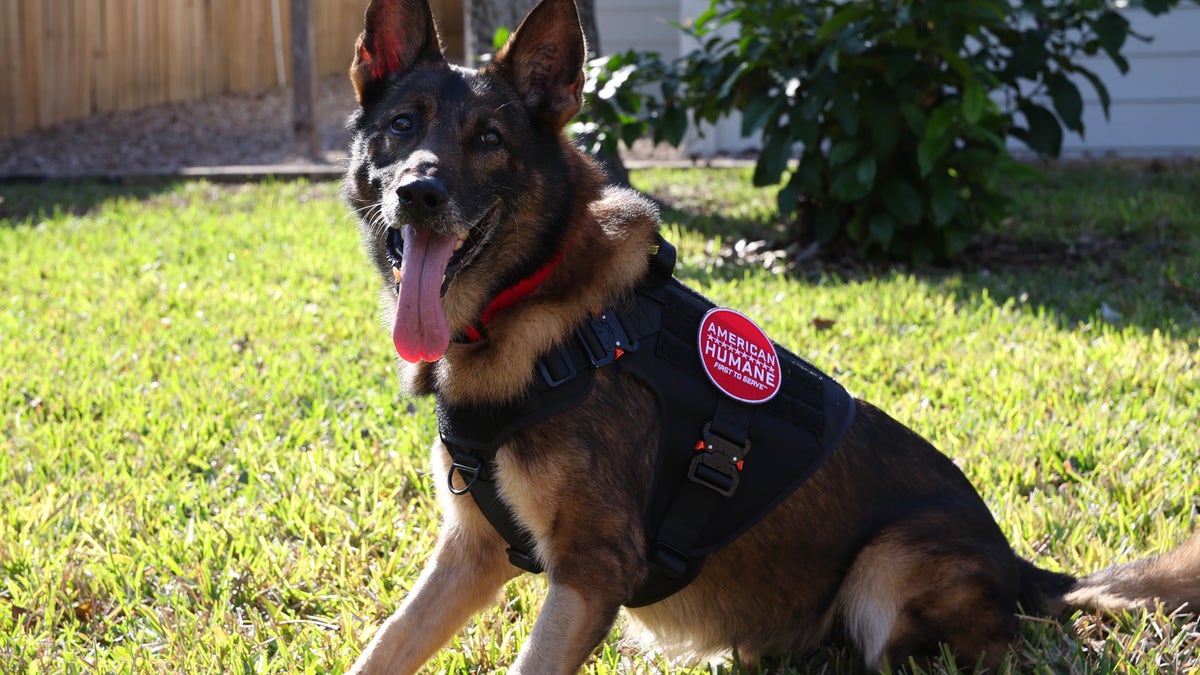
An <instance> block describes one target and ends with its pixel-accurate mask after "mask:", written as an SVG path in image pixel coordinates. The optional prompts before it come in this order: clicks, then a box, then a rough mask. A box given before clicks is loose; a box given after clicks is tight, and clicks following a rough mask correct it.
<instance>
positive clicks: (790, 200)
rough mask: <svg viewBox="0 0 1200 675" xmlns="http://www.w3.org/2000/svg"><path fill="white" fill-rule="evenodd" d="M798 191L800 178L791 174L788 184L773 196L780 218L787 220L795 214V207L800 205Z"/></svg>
mask: <svg viewBox="0 0 1200 675" xmlns="http://www.w3.org/2000/svg"><path fill="white" fill-rule="evenodd" d="M800 189H801V186H800V178H799V177H798V176H797V175H796V174H794V173H793V174H792V177H791V180H789V181H788V184H787V185H785V186H783V187H782V188H781V189H780V190H779V192H778V193H777V194H776V195H775V205H776V207H778V209H779V215H780V216H781V217H783V218H787V217H789V216H791V215H792V214H793V213H795V212H796V206H797V205H798V204H799V203H800Z"/></svg>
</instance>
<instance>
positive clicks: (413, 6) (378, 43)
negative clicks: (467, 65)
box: [350, 0, 445, 106]
mask: <svg viewBox="0 0 1200 675" xmlns="http://www.w3.org/2000/svg"><path fill="white" fill-rule="evenodd" d="M422 59H435V60H443V61H444V60H445V57H444V56H443V55H442V46H441V39H440V38H439V36H438V32H437V25H436V24H435V23H434V21H433V10H432V9H430V7H429V1H428V0H371V5H370V6H369V7H367V13H366V17H365V20H364V22H363V32H362V34H361V35H359V36H358V42H357V43H356V44H355V45H354V63H353V64H352V65H351V66H350V80H351V81H352V82H353V83H354V93H355V95H356V96H357V97H358V104H359V105H360V106H361V105H362V104H363V102H364V101H366V100H367V99H368V98H370V96H372V95H373V94H375V93H376V92H377V91H378V90H379V88H380V87H381V86H382V85H383V83H384V82H386V81H387V80H388V78H390V77H392V76H393V75H400V74H404V73H406V72H408V71H410V70H412V68H413V66H415V65H416V64H417V63H418V62H419V61H421V60H422Z"/></svg>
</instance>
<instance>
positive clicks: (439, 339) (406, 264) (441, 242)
mask: <svg viewBox="0 0 1200 675" xmlns="http://www.w3.org/2000/svg"><path fill="white" fill-rule="evenodd" d="M403 234H404V257H403V260H402V262H401V263H400V298H399V300H398V302H397V303H396V323H395V324H394V325H393V326H392V342H394V343H395V344H396V353H397V354H399V355H400V358H402V359H404V360H405V361H408V362H409V363H416V362H418V361H437V360H438V359H440V358H441V357H442V354H444V353H445V352H446V347H448V346H449V345H450V328H449V326H447V325H446V313H445V312H444V311H443V310H442V277H443V276H445V274H446V265H448V264H450V256H451V255H453V254H454V245H455V244H456V243H457V239H455V238H454V237H452V236H445V235H439V234H435V233H433V232H430V231H429V230H426V229H423V228H417V227H413V226H412V225H405V226H404V232H403Z"/></svg>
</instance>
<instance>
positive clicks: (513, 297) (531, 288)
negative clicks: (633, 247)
mask: <svg viewBox="0 0 1200 675" xmlns="http://www.w3.org/2000/svg"><path fill="white" fill-rule="evenodd" d="M570 245H571V240H570V239H568V241H567V242H566V244H564V245H563V247H562V248H561V249H560V250H559V252H558V253H557V254H556V255H555V256H554V257H553V258H551V259H550V260H548V261H547V262H546V264H544V265H542V266H541V267H539V268H538V269H537V271H535V272H534V273H533V274H531V275H529V276H527V277H525V278H524V279H521V280H520V281H518V282H517V283H515V284H513V285H512V286H509V287H508V288H506V289H504V290H502V291H500V292H499V293H498V294H496V297H494V298H492V301H491V302H489V303H488V304H487V307H484V308H483V311H482V312H481V313H480V314H479V319H478V320H477V321H476V322H475V323H474V324H471V325H468V326H467V327H465V328H463V330H462V335H461V338H458V337H456V340H455V341H457V342H479V341H480V340H482V339H483V337H484V335H485V334H486V331H487V326H488V324H490V323H491V322H492V319H494V318H496V315H498V314H500V313H501V312H503V311H504V310H506V309H508V308H509V307H511V306H513V305H515V304H517V303H518V302H520V301H521V300H524V299H525V298H526V297H527V296H529V295H530V294H532V293H533V292H535V291H536V290H537V289H538V287H540V286H541V285H542V282H544V281H545V280H546V277H548V276H550V273H551V272H553V271H554V268H556V267H558V264H559V263H561V262H562V259H563V256H564V255H566V252H567V249H568V248H569V247H570Z"/></svg>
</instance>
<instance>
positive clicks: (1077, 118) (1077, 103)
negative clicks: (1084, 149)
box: [1046, 71, 1083, 134]
mask: <svg viewBox="0 0 1200 675" xmlns="http://www.w3.org/2000/svg"><path fill="white" fill-rule="evenodd" d="M1046 86H1047V88H1048V89H1049V90H1050V99H1051V100H1052V101H1054V110H1055V112H1057V113H1058V116H1059V118H1060V119H1062V122H1063V126H1065V127H1066V128H1068V129H1070V130H1071V131H1074V132H1077V133H1079V134H1083V97H1082V96H1080V95H1079V88H1078V87H1076V86H1075V84H1074V83H1073V82H1071V80H1069V79H1067V76H1066V75H1063V74H1062V72H1061V71H1060V72H1056V73H1054V74H1053V75H1051V76H1050V77H1048V78H1047V79H1046Z"/></svg>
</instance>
